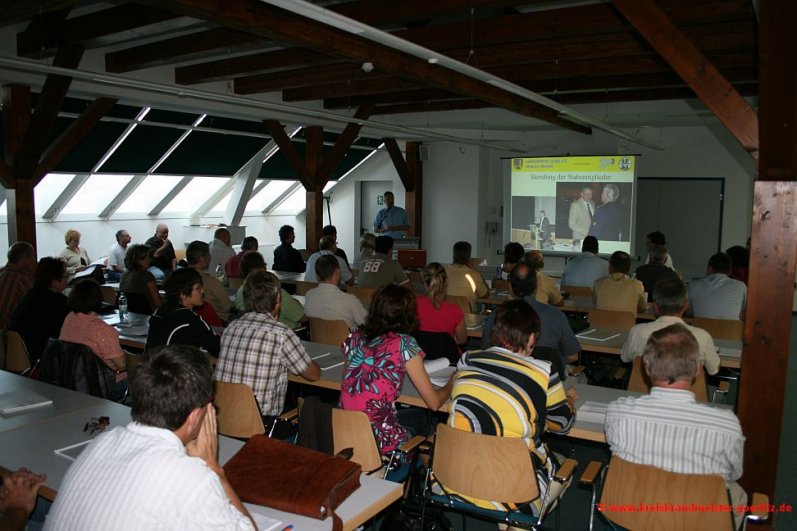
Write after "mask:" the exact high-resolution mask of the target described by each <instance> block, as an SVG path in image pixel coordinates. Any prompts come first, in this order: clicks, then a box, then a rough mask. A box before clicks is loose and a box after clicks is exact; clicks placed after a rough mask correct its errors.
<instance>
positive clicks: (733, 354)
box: [717, 347, 742, 358]
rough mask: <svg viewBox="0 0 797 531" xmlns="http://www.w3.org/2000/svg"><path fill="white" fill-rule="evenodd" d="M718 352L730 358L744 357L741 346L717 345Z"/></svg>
mask: <svg viewBox="0 0 797 531" xmlns="http://www.w3.org/2000/svg"><path fill="white" fill-rule="evenodd" d="M717 354H719V355H720V356H725V357H728V358H741V357H742V349H740V348H729V347H717Z"/></svg>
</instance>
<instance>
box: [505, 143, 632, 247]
mask: <svg viewBox="0 0 797 531" xmlns="http://www.w3.org/2000/svg"><path fill="white" fill-rule="evenodd" d="M509 162H510V166H511V167H510V176H511V201H512V204H511V215H510V216H511V218H510V219H511V234H512V240H513V241H517V242H520V243H522V244H523V245H524V246H525V247H527V248H532V249H542V250H547V251H559V252H566V253H567V252H575V253H578V252H581V242H582V241H583V240H584V238H585V237H587V236H595V237H596V238H598V240H599V241H600V252H601V254H603V253H612V252H614V251H625V252H627V253H630V252H631V241H632V236H633V235H632V233H631V231H632V224H633V216H632V213H633V212H632V210H633V209H632V205H633V204H634V203H633V199H634V177H635V169H636V157H634V156H633V155H606V156H592V157H534V158H515V159H510V160H509Z"/></svg>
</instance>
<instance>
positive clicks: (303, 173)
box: [263, 120, 314, 190]
mask: <svg viewBox="0 0 797 531" xmlns="http://www.w3.org/2000/svg"><path fill="white" fill-rule="evenodd" d="M263 123H264V124H265V126H266V129H267V130H268V134H269V135H271V138H272V139H273V140H274V142H276V143H277V146H279V148H280V151H281V152H282V154H283V155H284V156H285V160H287V161H288V164H290V166H291V169H292V170H293V171H294V172H296V179H297V180H298V181H299V182H300V183H302V186H304V189H305V190H312V189H313V186H314V179H313V177H312V176H311V175H310V173H309V172H308V171H307V165H306V164H305V162H304V160H302V156H301V155H299V151H298V150H297V149H296V146H294V145H293V142H292V141H291V138H290V137H289V136H288V133H286V132H285V126H283V125H282V124H281V123H280V122H279V120H263Z"/></svg>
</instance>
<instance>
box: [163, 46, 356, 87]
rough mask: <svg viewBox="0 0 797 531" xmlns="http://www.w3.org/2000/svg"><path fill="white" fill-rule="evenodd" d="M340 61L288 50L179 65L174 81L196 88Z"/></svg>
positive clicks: (299, 49) (316, 54)
mask: <svg viewBox="0 0 797 531" xmlns="http://www.w3.org/2000/svg"><path fill="white" fill-rule="evenodd" d="M341 62H342V61H341V60H340V59H335V58H332V57H330V56H328V55H325V54H323V53H319V52H314V51H312V50H305V49H303V48H286V49H283V50H275V51H272V52H260V53H254V54H249V55H244V56H240V57H230V58H228V59H220V60H218V61H209V62H206V63H199V64H195V65H187V66H180V67H177V68H175V69H174V81H175V83H178V84H180V85H193V84H196V83H208V82H210V81H219V80H222V79H230V78H235V77H238V76H241V75H243V74H247V75H252V76H254V75H258V74H266V73H273V72H275V71H280V70H283V69H286V68H291V67H295V66H296V65H302V66H305V67H309V66H318V65H323V64H332V63H341Z"/></svg>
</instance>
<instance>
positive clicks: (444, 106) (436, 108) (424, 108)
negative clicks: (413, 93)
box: [374, 99, 492, 115]
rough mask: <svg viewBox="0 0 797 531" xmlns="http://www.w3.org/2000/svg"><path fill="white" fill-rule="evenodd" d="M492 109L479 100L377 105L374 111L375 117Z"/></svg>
mask: <svg viewBox="0 0 797 531" xmlns="http://www.w3.org/2000/svg"><path fill="white" fill-rule="evenodd" d="M486 107H492V105H490V104H489V103H485V102H483V101H481V100H472V99H471V100H462V99H460V100H449V101H430V102H427V103H423V102H419V103H395V104H391V105H378V106H377V107H376V109H375V110H374V114H376V115H386V114H411V113H415V112H440V111H460V110H469V109H484V108H486Z"/></svg>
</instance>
